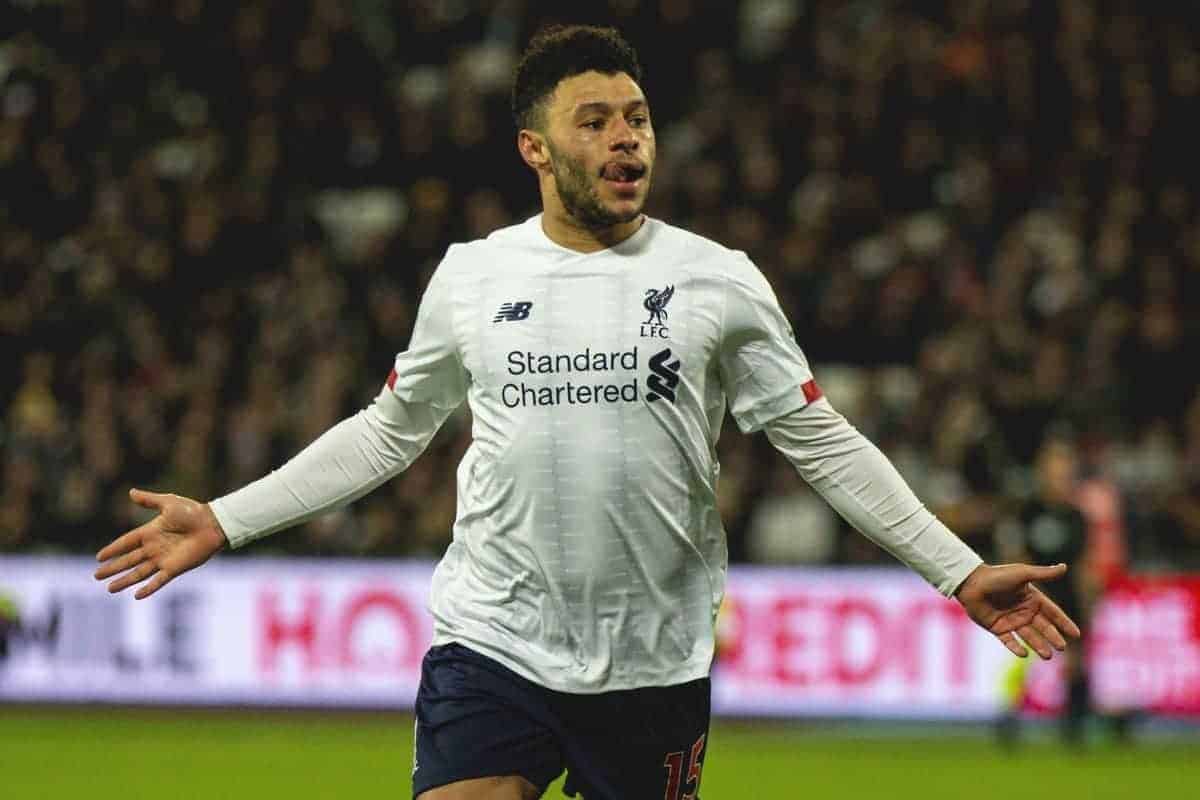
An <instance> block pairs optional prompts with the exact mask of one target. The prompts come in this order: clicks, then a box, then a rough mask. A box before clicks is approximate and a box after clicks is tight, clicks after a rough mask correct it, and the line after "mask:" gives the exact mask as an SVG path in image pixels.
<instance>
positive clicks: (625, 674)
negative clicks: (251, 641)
mask: <svg viewBox="0 0 1200 800" xmlns="http://www.w3.org/2000/svg"><path fill="white" fill-rule="evenodd" d="M464 397H465V398H467V400H468V401H469V403H470V408H471V411H472V413H473V425H474V429H473V432H472V433H473V441H472V443H471V446H470V448H469V450H468V451H467V453H466V455H465V457H464V458H463V461H462V463H461V464H460V466H459V469H458V509H457V518H456V520H455V524H454V537H453V542H452V543H451V545H450V547H449V549H448V550H447V552H446V554H445V557H444V558H443V559H442V561H441V562H440V563H439V565H438V567H437V570H436V572H435V573H434V578H433V587H432V593H431V602H430V608H431V610H432V613H433V615H434V618H435V640H434V643H435V644H440V643H445V642H449V641H457V642H461V643H463V644H465V645H467V646H469V647H471V648H473V649H475V650H477V651H479V652H481V653H483V654H485V655H487V656H490V657H491V658H494V659H496V660H497V661H500V662H501V663H503V664H505V665H507V666H508V667H510V668H511V669H513V670H515V671H516V672H518V673H519V674H521V675H524V676H525V677H527V678H529V679H530V680H533V681H535V682H537V683H539V684H541V685H543V686H547V687H549V688H552V689H556V690H559V691H566V692H579V693H592V692H602V691H609V690H615V689H627V688H633V687H640V686H656V685H669V684H675V683H681V682H684V681H689V680H693V679H695V678H698V677H702V676H704V675H706V674H707V673H708V670H709V667H710V665H711V661H712V656H713V625H714V619H715V615H716V612H717V608H718V606H719V604H720V602H721V597H722V594H723V591H724V582H725V572H726V562H727V559H726V546H725V531H724V529H723V527H722V524H721V520H720V519H719V517H718V514H717V511H716V486H717V473H718V469H719V467H718V463H717V457H716V451H715V445H716V441H717V438H718V435H719V433H720V427H721V423H722V420H723V417H724V415H725V410H726V407H727V405H728V407H729V409H730V411H731V412H732V415H733V417H734V419H735V420H736V421H737V423H738V426H739V427H740V428H741V429H742V430H743V431H747V432H749V431H754V430H758V429H761V428H763V427H766V429H767V434H768V437H769V438H770V440H771V442H772V443H773V444H774V445H775V446H776V447H777V448H779V449H780V450H781V451H782V452H783V453H784V454H785V455H786V456H787V457H788V459H789V460H790V461H791V462H792V463H793V464H794V465H795V466H796V468H797V469H799V470H800V471H801V473H802V474H803V475H804V477H805V478H806V479H807V480H808V481H809V482H810V483H811V484H812V485H813V486H814V487H815V488H816V489H817V490H818V491H820V492H821V493H822V494H823V495H824V496H825V498H826V499H827V500H828V501H829V502H830V503H831V504H832V505H833V506H834V507H835V508H836V509H837V510H838V511H839V512H840V513H842V514H843V515H844V516H846V517H847V519H849V520H850V522H851V523H852V524H854V525H855V526H856V527H857V528H858V529H859V530H861V531H863V532H864V533H865V534H866V535H868V536H870V537H871V538H872V539H873V540H875V541H876V542H878V543H879V544H881V545H882V546H884V547H886V548H887V549H889V550H890V551H891V552H893V553H895V554H896V555H897V556H898V557H899V558H901V559H902V560H903V561H905V563H907V564H909V565H910V566H911V567H913V568H914V569H915V570H917V571H918V572H919V573H920V574H921V575H922V576H924V577H925V578H926V580H928V581H929V582H930V583H932V584H933V585H934V586H936V587H937V588H938V589H939V590H940V591H941V592H943V593H944V594H950V593H951V592H953V591H954V589H955V588H957V586H958V585H959V583H961V582H962V580H963V579H964V578H965V577H966V576H967V575H968V574H969V573H970V572H971V570H973V569H974V568H975V567H976V566H977V565H978V564H979V563H981V561H980V559H979V557H978V556H977V555H976V554H975V553H974V552H973V551H972V550H971V549H970V548H969V547H967V546H966V545H965V544H963V543H962V542H961V541H960V540H959V539H958V538H957V537H955V536H954V535H953V534H952V533H950V532H949V531H948V530H946V528H945V527H944V526H943V525H941V523H939V522H938V521H937V520H936V519H934V518H933V516H932V515H931V514H930V513H929V512H928V511H927V510H926V509H925V508H924V507H923V506H922V505H921V504H920V502H918V501H917V499H916V498H915V497H914V496H913V494H912V492H911V491H909V489H908V488H907V486H906V485H905V484H904V482H903V481H902V480H901V479H900V477H899V476H898V475H897V474H896V472H895V470H894V469H892V467H891V465H890V464H889V463H888V462H887V460H886V459H885V458H884V457H883V456H882V455H881V454H880V453H879V452H878V450H876V449H875V448H874V447H873V446H872V445H871V444H870V443H869V442H867V440H866V439H865V438H863V437H862V436H861V435H860V434H859V433H858V432H857V431H856V430H854V428H852V427H851V426H850V425H849V424H848V423H847V422H846V421H845V420H844V419H843V418H842V417H841V416H840V415H838V414H837V413H836V412H835V411H834V410H833V409H832V408H831V407H830V405H829V403H828V401H827V400H825V399H823V398H821V397H820V390H819V389H818V388H817V386H816V383H815V382H814V380H813V377H812V375H811V373H810V371H809V367H808V364H807V362H806V360H805V358H804V356H803V354H802V353H801V351H800V348H799V347H798V346H797V344H796V342H795V341H794V339H793V336H792V332H791V329H790V326H789V325H788V323H787V321H786V319H785V317H784V315H783V313H782V312H781V310H780V308H779V305H778V302H777V301H776V299H775V296H774V294H773V292H772V291H771V289H770V287H769V286H768V284H767V282H766V280H765V279H764V278H763V276H762V275H761V274H760V273H759V271H758V270H757V269H756V268H755V267H754V265H753V264H751V263H750V261H749V260H748V259H747V258H746V257H745V255H744V254H742V253H739V252H735V251H731V250H728V249H726V248H724V247H721V246H720V245H717V244H715V243H713V242H711V241H708V240H706V239H704V238H702V237H699V236H696V235H694V234H690V233H688V232H686V231H683V230H681V229H679V228H675V227H672V226H670V225H667V224H664V223H662V222H660V221H657V220H654V219H646V220H645V222H644V223H643V225H642V226H641V228H640V229H639V230H638V231H637V233H635V234H634V235H633V236H631V237H630V238H628V239H627V240H625V241H624V242H621V243H620V244H618V245H616V246H615V247H611V248H609V249H606V250H602V251H599V252H595V253H587V254H584V253H578V252H575V251H571V250H568V249H565V248H563V247H560V246H559V245H557V244H555V243H553V242H552V241H551V240H550V239H549V238H548V237H546V235H545V233H544V232H543V230H542V227H541V218H540V216H538V217H533V218H532V219H530V220H528V221H526V222H525V223H523V224H520V225H515V226H512V227H509V228H505V229H503V230H500V231H497V232H496V233H493V234H492V235H491V236H489V237H488V238H487V239H485V240H480V241H475V242H471V243H469V244H463V245H455V246H452V247H451V248H450V249H449V251H448V252H447V254H446V256H445V258H444V260H443V261H442V263H441V264H440V266H439V267H438V269H437V271H436V273H435V274H434V276H433V278H432V279H431V281H430V284H429V286H428V288H427V289H426V292H425V296H424V297H423V299H422V302H421V307H420V310H419V312H418V316H417V321H416V326H415V328H414V331H413V336H412V341H411V342H410V345H409V348H408V349H407V350H406V351H404V352H403V353H401V354H400V355H399V356H398V357H397V358H396V362H395V367H394V370H393V372H392V374H391V375H390V376H389V378H388V381H387V386H386V387H385V388H384V389H383V391H382V392H381V393H380V395H379V397H378V398H376V401H375V402H374V404H372V405H371V406H370V407H369V408H368V409H366V410H364V411H363V412H360V413H359V414H358V415H356V416H354V417H351V418H350V419H348V420H345V421H343V422H342V423H340V424H339V425H337V426H335V427H334V428H332V429H331V430H330V431H329V432H327V433H326V434H325V435H324V436H322V437H321V438H320V439H318V440H317V441H316V442H314V443H313V444H312V445H310V446H309V447H308V448H307V449H305V450H304V451H303V452H301V453H300V454H299V455H298V456H296V457H295V458H294V459H292V460H291V461H289V462H288V463H287V464H285V465H284V466H283V467H281V468H280V469H279V470H277V471H275V472H273V473H271V474H270V475H268V476H267V477H265V478H263V479H262V480H260V481H257V482H255V483H252V484H250V485H249V486H247V487H245V488H243V489H240V490H238V491H236V492H234V493H232V494H230V495H227V496H225V497H223V498H220V499H218V500H214V501H213V502H212V508H213V511H214V512H215V514H216V516H217V519H218V520H219V521H220V523H221V525H222V527H223V528H224V530H225V533H226V535H227V536H228V537H229V540H230V542H231V544H232V545H233V546H234V547H237V546H240V545H242V544H245V543H246V542H248V541H251V540H252V539H255V538H257V537H259V536H263V535H266V534H268V533H271V532H274V531H276V530H280V529H282V528H285V527H288V526H291V525H294V524H297V523H299V522H303V521H304V520H306V519H309V518H311V517H313V516H315V515H316V514H318V513H321V512H323V511H325V510H328V509H330V508H333V507H335V506H337V505H341V504H344V503H347V502H349V501H351V500H353V499H355V498H357V497H359V496H361V495H362V494H365V493H366V492H367V491H370V490H371V489H373V488H374V487H375V486H378V485H379V484H380V483H382V482H384V481H386V480H387V479H388V478H390V477H392V476H394V475H395V474H397V473H398V472H400V471H402V470H403V469H404V468H406V467H407V466H408V465H409V464H410V463H412V461H413V460H414V459H415V458H416V457H417V456H418V455H419V454H420V453H421V451H422V450H423V449H424V448H425V446H426V445H427V444H428V442H429V440H430V439H431V438H432V436H433V435H434V433H435V432H436V431H437V429H438V427H439V426H440V425H441V424H442V422H443V421H444V420H445V418H446V417H447V416H448V415H449V414H450V413H451V412H452V411H453V410H454V409H455V408H456V407H457V406H458V405H459V404H460V403H461V402H462V400H463V398H464Z"/></svg>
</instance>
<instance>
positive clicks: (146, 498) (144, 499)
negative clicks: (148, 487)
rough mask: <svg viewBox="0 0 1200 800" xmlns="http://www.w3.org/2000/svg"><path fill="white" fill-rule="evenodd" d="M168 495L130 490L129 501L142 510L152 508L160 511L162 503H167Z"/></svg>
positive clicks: (142, 490)
mask: <svg viewBox="0 0 1200 800" xmlns="http://www.w3.org/2000/svg"><path fill="white" fill-rule="evenodd" d="M169 497H170V495H168V494H159V493H158V492H147V491H145V490H144V489H130V490H129V499H130V500H132V501H133V502H135V503H137V504H138V505H139V506H141V507H142V508H153V509H157V510H158V511H162V507H163V503H165V502H166V501H167V498H169Z"/></svg>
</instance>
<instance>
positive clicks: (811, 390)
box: [800, 380, 825, 403]
mask: <svg viewBox="0 0 1200 800" xmlns="http://www.w3.org/2000/svg"><path fill="white" fill-rule="evenodd" d="M800 391H802V392H804V399H805V400H807V401H808V402H810V403H815V402H817V401H818V400H820V399H821V398H822V397H824V396H825V393H824V392H822V391H821V387H820V386H817V382H816V381H815V380H812V381H808V382H807V383H805V384H803V385H801V386H800Z"/></svg>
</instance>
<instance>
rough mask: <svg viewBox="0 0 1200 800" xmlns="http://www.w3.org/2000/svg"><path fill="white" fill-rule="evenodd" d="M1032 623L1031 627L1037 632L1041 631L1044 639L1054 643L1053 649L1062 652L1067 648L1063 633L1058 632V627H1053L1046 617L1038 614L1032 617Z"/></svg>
mask: <svg viewBox="0 0 1200 800" xmlns="http://www.w3.org/2000/svg"><path fill="white" fill-rule="evenodd" d="M1032 624H1033V627H1035V628H1037V629H1038V632H1039V633H1041V634H1042V636H1045V637H1046V641H1048V642H1049V643H1050V644H1052V645H1054V649H1055V650H1058V651H1059V652H1062V651H1063V650H1066V649H1067V640H1066V639H1064V638H1063V635H1062V634H1061V633H1059V631H1058V628H1056V627H1054V625H1053V624H1052V623H1051V622H1050V620H1048V619H1046V618H1045V617H1044V616H1042V615H1041V614H1038V615H1037V616H1036V617H1034V618H1033V623H1032Z"/></svg>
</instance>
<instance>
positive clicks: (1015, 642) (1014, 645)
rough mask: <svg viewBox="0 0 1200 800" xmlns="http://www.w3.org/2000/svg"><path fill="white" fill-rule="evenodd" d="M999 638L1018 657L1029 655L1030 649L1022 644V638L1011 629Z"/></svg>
mask: <svg viewBox="0 0 1200 800" xmlns="http://www.w3.org/2000/svg"><path fill="white" fill-rule="evenodd" d="M999 639H1000V641H1001V642H1003V643H1004V646H1005V647H1007V648H1008V649H1009V650H1010V651H1011V652H1012V654H1013V655H1014V656H1016V657H1017V658H1025V657H1026V656H1027V655H1029V651H1028V650H1026V649H1025V646H1024V645H1022V644H1021V642H1020V640H1019V639H1017V637H1016V635H1015V634H1013V633H1012V632H1011V631H1010V632H1009V633H1002V634H1000V636H999Z"/></svg>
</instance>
